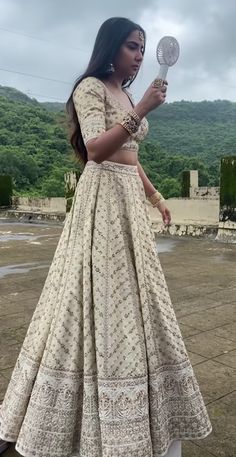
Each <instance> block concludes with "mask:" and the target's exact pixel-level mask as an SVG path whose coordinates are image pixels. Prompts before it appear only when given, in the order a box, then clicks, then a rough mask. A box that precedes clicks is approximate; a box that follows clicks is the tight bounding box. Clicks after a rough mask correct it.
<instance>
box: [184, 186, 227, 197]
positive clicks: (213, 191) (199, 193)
mask: <svg viewBox="0 0 236 457" xmlns="http://www.w3.org/2000/svg"><path fill="white" fill-rule="evenodd" d="M189 192H190V194H189V196H190V198H207V199H208V200H210V199H211V200H215V199H218V198H219V197H220V188H219V187H190V189H189Z"/></svg>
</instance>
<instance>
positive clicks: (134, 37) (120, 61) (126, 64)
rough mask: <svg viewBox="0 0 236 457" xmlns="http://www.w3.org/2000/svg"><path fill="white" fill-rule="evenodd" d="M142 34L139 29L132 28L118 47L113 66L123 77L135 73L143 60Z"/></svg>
mask: <svg viewBox="0 0 236 457" xmlns="http://www.w3.org/2000/svg"><path fill="white" fill-rule="evenodd" d="M144 45H145V43H144V35H143V33H142V32H140V31H139V30H134V31H133V32H132V33H130V35H129V36H128V37H127V38H126V40H125V42H124V43H123V45H122V46H121V48H120V51H119V53H118V55H117V58H116V59H115V61H114V67H115V70H116V71H117V72H119V74H120V75H121V76H122V77H124V79H126V78H129V77H131V76H134V75H136V73H138V71H139V68H140V65H141V63H142V60H143V54H144Z"/></svg>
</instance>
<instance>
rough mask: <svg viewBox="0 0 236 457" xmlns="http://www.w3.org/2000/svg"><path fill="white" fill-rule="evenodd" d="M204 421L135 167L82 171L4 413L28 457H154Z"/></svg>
mask: <svg viewBox="0 0 236 457" xmlns="http://www.w3.org/2000/svg"><path fill="white" fill-rule="evenodd" d="M211 429H212V427H211V423H210V419H209V416H208V413H207V410H206V407H205V405H204V401H203V398H202V395H201V393H200V391H199V386H198V383H197V380H196V378H195V376H194V373H193V369H192V366H191V364H190V361H189V358H188V355H187V352H186V348H185V345H184V342H183V338H182V335H181V332H180V329H179V326H178V323H177V320H176V316H175V313H174V310H173V306H172V303H171V299H170V296H169V293H168V288H167V284H166V281H165V277H164V275H163V271H162V268H161V265H160V261H159V258H158V253H157V249H156V245H155V239H154V234H153V232H152V230H151V221H150V217H149V213H148V207H147V204H146V197H145V192H144V188H143V184H142V181H141V178H140V177H139V174H138V168H137V166H136V165H126V164H117V163H114V162H110V161H104V162H102V163H100V164H97V163H96V162H93V161H89V162H87V164H86V166H85V168H84V170H83V173H82V175H81V177H80V179H79V181H78V183H77V186H76V190H75V194H74V199H73V203H72V207H71V210H70V213H69V214H68V215H67V218H66V219H65V223H64V227H63V231H62V233H61V237H60V239H59V242H58V245H57V248H56V251H55V254H54V257H53V260H52V263H51V266H50V269H49V272H48V275H47V278H46V281H45V284H44V287H43V290H42V293H41V295H40V298H39V301H38V304H37V306H36V309H35V312H34V314H33V317H32V320H31V323H30V325H29V328H28V331H27V335H26V337H25V340H24V343H23V345H22V349H21V351H20V354H19V357H18V359H17V362H16V365H15V368H14V371H13V374H12V378H11V380H10V383H9V386H8V389H7V392H6V395H5V398H4V401H3V404H2V407H1V411H0V437H1V438H3V439H5V440H7V441H13V442H16V450H17V451H18V452H19V453H20V454H22V455H23V456H26V457H72V456H73V457H74V456H76V457H159V456H164V455H167V452H168V449H169V447H170V445H171V443H172V442H173V440H184V439H198V438H199V439H200V438H204V437H205V436H207V435H208V434H209V433H210V432H211Z"/></svg>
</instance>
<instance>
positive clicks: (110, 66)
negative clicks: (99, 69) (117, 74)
mask: <svg viewBox="0 0 236 457" xmlns="http://www.w3.org/2000/svg"><path fill="white" fill-rule="evenodd" d="M114 71H115V67H114V65H113V63H109V65H108V67H107V70H106V73H108V74H109V75H111V74H112V73H114Z"/></svg>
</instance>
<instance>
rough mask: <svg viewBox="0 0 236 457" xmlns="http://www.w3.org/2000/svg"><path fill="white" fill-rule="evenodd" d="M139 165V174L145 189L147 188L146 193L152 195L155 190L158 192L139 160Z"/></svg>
mask: <svg viewBox="0 0 236 457" xmlns="http://www.w3.org/2000/svg"><path fill="white" fill-rule="evenodd" d="M137 165H138V172H139V176H140V178H141V179H142V181H143V187H144V190H145V194H146V196H147V197H150V195H152V194H154V192H156V189H155V187H154V186H153V184H152V183H151V181H150V179H148V177H147V175H146V173H145V171H144V169H143V167H142V165H141V164H140V162H138V164H137Z"/></svg>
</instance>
